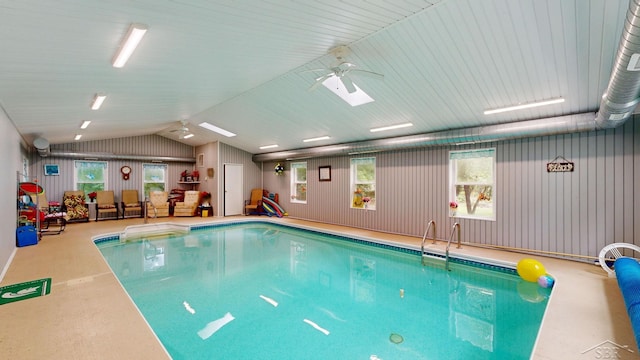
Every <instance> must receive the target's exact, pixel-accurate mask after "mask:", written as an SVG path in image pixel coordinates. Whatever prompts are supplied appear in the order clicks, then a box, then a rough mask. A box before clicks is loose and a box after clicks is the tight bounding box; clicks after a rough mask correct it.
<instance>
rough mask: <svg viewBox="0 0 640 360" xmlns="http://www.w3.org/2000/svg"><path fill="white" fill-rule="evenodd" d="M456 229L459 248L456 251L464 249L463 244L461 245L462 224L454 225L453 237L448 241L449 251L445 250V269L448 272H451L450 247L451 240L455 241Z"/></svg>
mask: <svg viewBox="0 0 640 360" xmlns="http://www.w3.org/2000/svg"><path fill="white" fill-rule="evenodd" d="M456 229H457V230H458V231H457V233H458V246H456V249H460V248H462V244H461V235H460V223H457V222H456V223H453V227H452V230H451V236H449V241H447V249H446V250H445V260H444V268H445V269H446V270H447V271H450V270H449V247H451V240H452V239H453V235H454V234H455V233H456Z"/></svg>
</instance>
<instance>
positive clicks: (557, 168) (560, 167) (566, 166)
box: [547, 156, 575, 172]
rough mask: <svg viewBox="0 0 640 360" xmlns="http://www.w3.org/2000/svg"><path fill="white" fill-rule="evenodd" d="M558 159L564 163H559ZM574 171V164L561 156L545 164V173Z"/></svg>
mask: <svg viewBox="0 0 640 360" xmlns="http://www.w3.org/2000/svg"><path fill="white" fill-rule="evenodd" d="M559 159H561V160H564V161H559ZM574 169H575V165H574V163H573V162H571V161H569V160H567V159H565V158H563V157H562V156H556V158H555V159H553V161H551V162H549V163H547V172H573V170H574Z"/></svg>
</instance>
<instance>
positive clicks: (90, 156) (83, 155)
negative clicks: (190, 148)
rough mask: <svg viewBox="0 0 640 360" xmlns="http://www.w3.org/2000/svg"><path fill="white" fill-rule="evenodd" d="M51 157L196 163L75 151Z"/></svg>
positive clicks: (160, 157)
mask: <svg viewBox="0 0 640 360" xmlns="http://www.w3.org/2000/svg"><path fill="white" fill-rule="evenodd" d="M49 156H51V157H59V158H66V159H86V160H139V161H149V162H184V163H195V162H196V159H195V158H181V157H174V156H149V155H128V154H112V153H90V152H88V153H83V152H74V151H59V150H53V151H51V152H50V153H49Z"/></svg>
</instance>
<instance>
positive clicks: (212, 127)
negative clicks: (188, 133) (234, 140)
mask: <svg viewBox="0 0 640 360" xmlns="http://www.w3.org/2000/svg"><path fill="white" fill-rule="evenodd" d="M198 126H201V127H203V128H205V129H207V130H211V131H213V132H217V133H218V134H222V135H224V136H226V137H234V136H236V134H234V133H232V132H231V131H227V130H225V129H221V128H219V127H217V126H215V125H211V124H209V123H208V122H206V121H205V122H201V123H200V124H198Z"/></svg>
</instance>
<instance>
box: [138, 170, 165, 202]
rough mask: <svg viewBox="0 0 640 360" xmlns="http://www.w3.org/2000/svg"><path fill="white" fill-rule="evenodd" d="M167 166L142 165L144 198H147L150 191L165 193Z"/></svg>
mask: <svg viewBox="0 0 640 360" xmlns="http://www.w3.org/2000/svg"><path fill="white" fill-rule="evenodd" d="M166 175H167V165H165V164H142V179H143V180H142V183H143V187H144V196H145V197H148V196H149V192H150V191H165V189H166V188H167V182H166V178H167V177H166Z"/></svg>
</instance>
